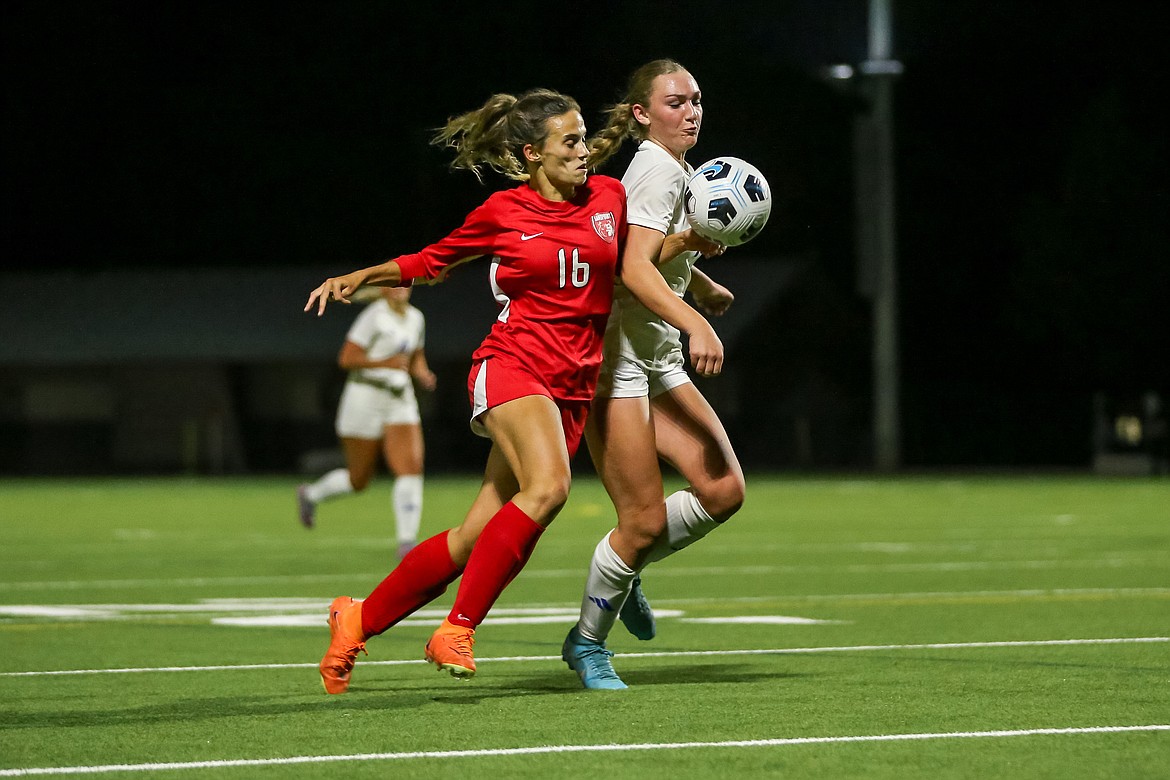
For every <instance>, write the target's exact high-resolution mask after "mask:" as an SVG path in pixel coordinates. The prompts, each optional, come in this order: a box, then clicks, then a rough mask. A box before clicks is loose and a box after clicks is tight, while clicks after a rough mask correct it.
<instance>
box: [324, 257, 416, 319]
mask: <svg viewBox="0 0 1170 780" xmlns="http://www.w3.org/2000/svg"><path fill="white" fill-rule="evenodd" d="M401 282H402V269H401V268H399V267H398V263H396V262H394V261H393V260H387V261H386V262H384V263H380V264H378V265H372V266H370V267H368V268H361V269H359V270H357V271H351V272H350V273H348V274H346V275H345V276H331V277H329V278H328V279H326V280H325V281H324V282H322V283H321V284H320V285H318V287H317V289H315V290H313V291H312V292H311V293H309V300H308V301H307V302H306V303H305V311H309V310H310V309H312V308H313V305H314V304H316V305H317V316H318V317H320V316H321V315H322V314H324V313H325V307H326V305H328V303H329V301H330V300H334V301H341V302H342V303H350V300H349V298H350V296H352V295H353V294H354V292H356V291H357V289H358V288H359V287H361V286H362V285H366V284H376V285H380V286H383V287H385V286H388V285H395V284H400V283H401Z"/></svg>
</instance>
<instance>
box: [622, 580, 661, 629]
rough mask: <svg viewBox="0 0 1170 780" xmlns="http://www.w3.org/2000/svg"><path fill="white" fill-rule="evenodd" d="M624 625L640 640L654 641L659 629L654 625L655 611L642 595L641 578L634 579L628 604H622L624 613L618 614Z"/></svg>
mask: <svg viewBox="0 0 1170 780" xmlns="http://www.w3.org/2000/svg"><path fill="white" fill-rule="evenodd" d="M618 617H619V618H621V621H622V624H623V625H624V626H625V627H626V628H627V629H628V630H629V632H630V633H631V634H633V635H634V636H636V637H638V639H653V638H654V635H655V633H657V629H656V628H655V625H654V610H653V609H651V608H650V602H649V601H647V600H646V596H645V594H643V593H642V578H641V576H638V577H634V585H633V587H631V588H630V595H629V596H627V597H626V603H624V604H622V611H621V612H619V613H618Z"/></svg>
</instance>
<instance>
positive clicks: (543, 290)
mask: <svg viewBox="0 0 1170 780" xmlns="http://www.w3.org/2000/svg"><path fill="white" fill-rule="evenodd" d="M625 239H626V192H625V189H624V188H623V187H622V184H621V182H619V181H618V180H617V179H612V178H610V177H608V176H591V177H590V178H589V179H588V180H587V181H586V182H585V184H583V185H581V186H580V187H578V188H577V195H576V197H574V198H573V200H571V201H565V202H558V201H551V200H546V199H545V198H543V197H541V196H540V194H538V193H537V192H536V190H534V189H532V188H531V187H529V186H528V185H527V184H522V185H520V186H519V187H515V188H513V189H510V190H504V191H503V192H497V193H494V194H493V195H491V196H490V197H489V198H488V199H487V200H486V201H484V203H483V205H481V206H479V207H478V208H477V209H475V210H474V211H472V212H471V213H470V214H469V215H468V216H467V219H466V220H464V222H463V225H462V226H461V227H459V228H458V229H457V230H455V231H454V232H453V233H451V234H450V235H448V236H447V237H446V238H444V239H442V240H441V241H438V242H437V243H434V244H431V245H430V246H428V247H427V248H425V249H423V250H422V251H421V252H418V253H415V254H411V255H403V256H401V257H397V258H395V262H397V263H398V265H399V267H400V268H401V269H402V278H403V280H404V281H405V280H407V279H416V278H423V279H428V280H433V279H437V278H439V277H441V276H442V274H443V273H444V272H445V271H446V270H448V269H449V268H451V267H453V266H455V265H458V264H459V263H462V262H464V261H467V260H471V259H472V258H475V257H480V256H489V257H490V258H491V285H492V293H493V294H494V295H495V297H496V301H497V302H498V303H499V305H500V314H499V316H498V317H497V318H496V322H495V323H494V324H493V325H492V329H491V331H490V332H489V333H488V335H487V337H486V338H485V339H484V341H483V343H482V344H481V345H480V346H479V349H477V350H476V351H475V353H474V354H473V355H472V358H473V359H475V360H480V359H483V358H487V357H492V356H510V357H512V358H514V359H516V360H519V361H520V362H521V364H522V365H525V366H529V367H530V368H531V370H532V371H533V373H534V374H536V375H537V376H538V377H540V378H541V379H543V380H544V381H545V382H546V383H547V386H548V389H549V391H550V392H551V394H552V396H553V398H557V399H562V400H580V401H587V400H590V399H591V398H593V391H594V388H595V387H596V385H597V374H598V371H599V369H600V366H601V344H602V337H603V335H604V333H605V324H606V321H607V320H608V319H609V312H610V308H611V307H612V305H613V284H614V278H615V276H616V275H617V273H618V258H619V257H620V251H619V250H620V248H621V247H622V246H623V245H624V244H625Z"/></svg>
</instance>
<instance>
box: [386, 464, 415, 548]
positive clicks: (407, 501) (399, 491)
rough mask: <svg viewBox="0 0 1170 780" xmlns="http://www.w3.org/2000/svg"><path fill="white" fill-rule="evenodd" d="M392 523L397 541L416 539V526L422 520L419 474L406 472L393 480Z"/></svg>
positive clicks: (412, 540) (402, 542) (413, 540)
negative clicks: (396, 531)
mask: <svg viewBox="0 0 1170 780" xmlns="http://www.w3.org/2000/svg"><path fill="white" fill-rule="evenodd" d="M392 500H393V502H394V525H395V526H396V527H397V530H398V543H399V544H406V543H407V542H409V543H411V544H413V543H414V542H417V541H418V527H419V524H420V523H421V521H422V501H423V478H422V475H421V474H406V475H404V476H401V477H398V478H397V479H395V480H394V493H393V498H392Z"/></svg>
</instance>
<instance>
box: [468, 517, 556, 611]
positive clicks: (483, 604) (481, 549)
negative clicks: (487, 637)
mask: <svg viewBox="0 0 1170 780" xmlns="http://www.w3.org/2000/svg"><path fill="white" fill-rule="evenodd" d="M543 531H544V528H542V527H541V526H540V525H538V524H537V523H536V521H535V520H533V519H532V518H531V517H529V516H528V515H526V514H524V512H523V511H522V510H520V509H519V508H518V507H517V506H516V505H515V504H513V503H512V502H511V501H509V502H508V503H506V504H504V506H503V507H502V508H501V509H500V511H499V512H496V514H495V516H494V517H493V518H492V519H491V520H489V521H488V524H487V525H486V526H484V529H483V532H482V533H480V535H479V539H477V540H476V542H475V547H473V548H472V550H471V558H470V559H469V560H468V561H467V568H466V569H465V570H464V572H463V580H462V581H461V582H460V583H459V592H458V593H456V594H455V606H453V607H452V608H451V614H450V615H448V616H447V620H449V621H451V622H452V623H454V624H455V625H457V626H463V627H464V628H475V627H476V626H478V625H479V624H480V623H482V622H483V619H484V618H485V617H487V613H488V610H490V609H491V608H492V604H495V603H496V599H497V598H499V597H500V594H501V593H503V592H504V588H506V587H508V583H509V582H511V581H512V580H513V579H515V577H516V575H517V574H519V573H520V570H521V569H523V568H524V564H526V563H528V558H529V557H530V556H531V555H532V551H533V550H534V549H535V548H536V542H537V541H538V540H539V539H540V534H541V533H542V532H543Z"/></svg>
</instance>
